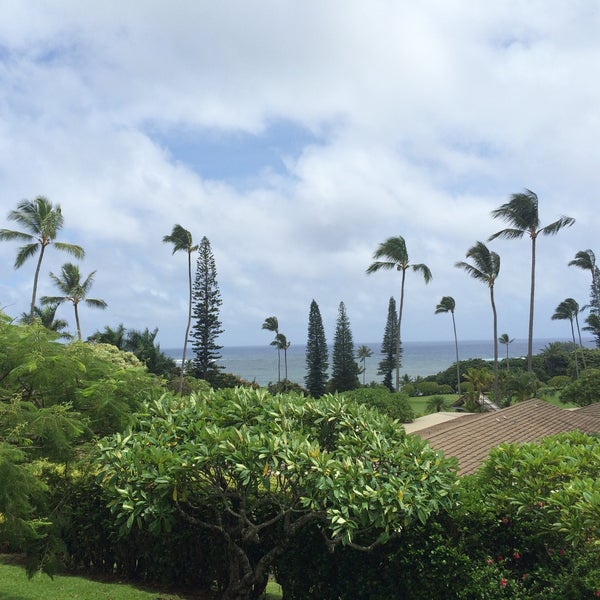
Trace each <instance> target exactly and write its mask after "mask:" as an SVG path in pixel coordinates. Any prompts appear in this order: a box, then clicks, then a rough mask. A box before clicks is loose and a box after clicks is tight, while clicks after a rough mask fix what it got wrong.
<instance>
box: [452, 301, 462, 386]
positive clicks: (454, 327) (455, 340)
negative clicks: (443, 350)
mask: <svg viewBox="0 0 600 600" xmlns="http://www.w3.org/2000/svg"><path fill="white" fill-rule="evenodd" d="M450 315H451V316H452V329H453V330H454V349H455V350H456V392H457V393H458V395H459V396H460V366H459V364H458V337H456V321H455V320H454V312H453V311H452V312H451V313H450Z"/></svg>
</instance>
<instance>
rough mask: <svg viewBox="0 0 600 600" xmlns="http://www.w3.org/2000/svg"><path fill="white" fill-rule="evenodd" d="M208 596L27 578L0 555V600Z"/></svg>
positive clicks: (273, 590)
mask: <svg viewBox="0 0 600 600" xmlns="http://www.w3.org/2000/svg"><path fill="white" fill-rule="evenodd" d="M208 597H209V596H206V595H195V594H189V595H188V594H184V595H178V594H174V593H170V592H164V591H161V590H152V589H150V588H147V587H145V588H141V587H136V586H135V585H131V584H126V583H115V582H111V583H107V582H104V581H95V580H93V579H87V578H84V577H75V576H70V575H55V576H54V578H53V579H51V578H50V577H48V576H47V575H42V574H39V575H35V576H34V577H33V578H32V579H28V577H27V574H26V573H25V569H24V568H23V567H22V566H20V565H18V564H15V561H14V558H13V557H11V556H7V555H0V600H204V599H207V598H208ZM280 598H281V589H280V587H279V586H278V585H277V584H276V583H275V582H270V583H269V585H268V586H267V600H278V599H280Z"/></svg>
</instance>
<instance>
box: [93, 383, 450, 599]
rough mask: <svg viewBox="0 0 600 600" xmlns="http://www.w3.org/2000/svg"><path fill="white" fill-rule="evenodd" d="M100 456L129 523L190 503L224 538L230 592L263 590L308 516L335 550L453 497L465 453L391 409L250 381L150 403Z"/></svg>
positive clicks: (117, 510) (118, 512) (160, 524)
mask: <svg viewBox="0 0 600 600" xmlns="http://www.w3.org/2000/svg"><path fill="white" fill-rule="evenodd" d="M99 461H100V462H99V466H100V469H101V481H102V485H103V487H105V489H106V490H107V492H108V493H109V494H110V495H111V496H112V501H111V505H112V507H113V511H114V514H115V517H116V519H117V521H118V523H120V524H121V526H122V530H123V532H126V531H129V530H133V529H136V528H148V530H149V531H151V532H155V533H158V532H161V531H167V532H168V531H170V530H171V528H172V527H173V522H174V519H175V517H176V516H177V515H181V516H183V518H184V519H186V520H188V521H189V522H190V523H192V524H193V525H195V526H198V527H200V528H204V529H206V530H208V531H211V532H213V533H214V534H215V535H217V536H218V537H219V538H220V540H221V542H222V544H223V548H224V552H225V558H226V561H227V564H228V574H227V586H226V591H225V592H224V595H223V598H247V597H250V595H251V594H252V593H253V592H260V591H262V589H264V585H265V582H266V576H267V574H268V572H269V569H270V568H271V566H272V565H273V563H274V562H275V560H276V559H277V558H278V557H279V556H280V555H281V554H282V553H283V552H284V551H285V549H286V548H287V546H288V545H289V543H290V542H291V541H292V540H293V539H295V537H296V536H297V535H298V534H300V533H301V532H302V531H303V530H304V529H305V528H306V527H308V526H311V527H316V528H317V529H318V530H319V531H321V533H322V535H323V536H324V538H323V539H325V540H326V544H327V546H328V548H330V549H331V550H333V549H334V548H336V547H337V546H339V545H346V546H351V547H354V546H356V547H358V546H360V547H375V546H377V545H379V544H382V543H384V542H385V541H386V540H388V539H389V538H390V537H394V536H396V535H398V534H399V533H400V532H401V531H403V530H404V529H405V528H407V527H411V526H412V525H413V524H415V523H421V524H423V523H425V522H427V520H428V519H429V518H430V517H431V516H433V515H435V514H437V513H438V512H439V511H440V510H442V509H444V508H449V507H450V506H451V505H452V489H453V487H454V481H455V476H454V474H453V472H452V469H451V465H452V464H453V461H451V462H448V461H446V460H445V459H443V458H442V457H441V456H440V455H439V454H438V453H436V452H434V451H433V450H432V449H430V448H429V447H428V446H427V445H426V444H425V443H424V442H422V441H421V440H419V439H418V438H416V437H412V436H407V435H405V433H404V431H403V428H402V427H401V425H400V424H399V423H398V422H396V421H394V420H391V419H389V417H387V416H384V415H382V414H381V413H379V412H375V411H371V410H369V409H367V408H365V407H361V406H358V405H356V404H355V403H353V402H348V401H347V400H345V399H343V398H338V397H335V396H325V397H323V398H321V399H319V400H305V399H304V398H302V397H297V396H292V395H288V396H284V395H281V396H271V395H270V394H268V393H266V392H264V391H262V390H248V389H241V388H238V389H236V390H232V391H224V392H221V393H211V394H205V395H202V396H192V397H191V398H189V399H173V398H170V397H168V396H165V397H163V398H162V399H160V400H157V401H154V402H151V403H148V404H147V405H146V406H145V409H144V411H143V412H142V413H141V414H140V415H139V416H138V419H137V421H136V425H135V427H134V428H133V430H132V431H131V432H129V433H128V434H127V435H121V434H118V435H116V436H114V437H112V438H109V439H107V440H105V441H104V442H103V443H102V448H101V455H100V459H99Z"/></svg>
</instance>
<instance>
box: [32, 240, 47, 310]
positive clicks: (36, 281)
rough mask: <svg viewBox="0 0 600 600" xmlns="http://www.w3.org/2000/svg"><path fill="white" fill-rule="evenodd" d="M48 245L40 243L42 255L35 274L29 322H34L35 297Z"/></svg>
mask: <svg viewBox="0 0 600 600" xmlns="http://www.w3.org/2000/svg"><path fill="white" fill-rule="evenodd" d="M45 249H46V246H44V245H43V244H40V257H39V258H38V262H37V266H36V267H35V274H34V276H33V292H32V294H31V307H30V309H29V322H33V309H34V308H35V299H36V296H37V286H38V279H39V277H40V268H41V266H42V258H44V250H45Z"/></svg>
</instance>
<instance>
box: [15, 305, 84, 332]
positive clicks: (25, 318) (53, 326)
mask: <svg viewBox="0 0 600 600" xmlns="http://www.w3.org/2000/svg"><path fill="white" fill-rule="evenodd" d="M58 306H59V304H58V303H54V304H48V305H47V306H42V307H39V306H34V307H33V318H34V320H36V321H39V322H40V324H41V325H43V326H44V327H45V328H46V329H49V330H50V331H55V332H56V333H58V335H59V337H61V338H63V339H65V340H70V339H72V338H73V336H72V335H71V334H70V333H68V332H67V331H63V329H66V328H67V327H68V326H69V323H68V321H67V320H66V319H57V318H56V309H57V308H58ZM20 321H21V323H31V314H30V313H23V314H22V315H21V319H20Z"/></svg>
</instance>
